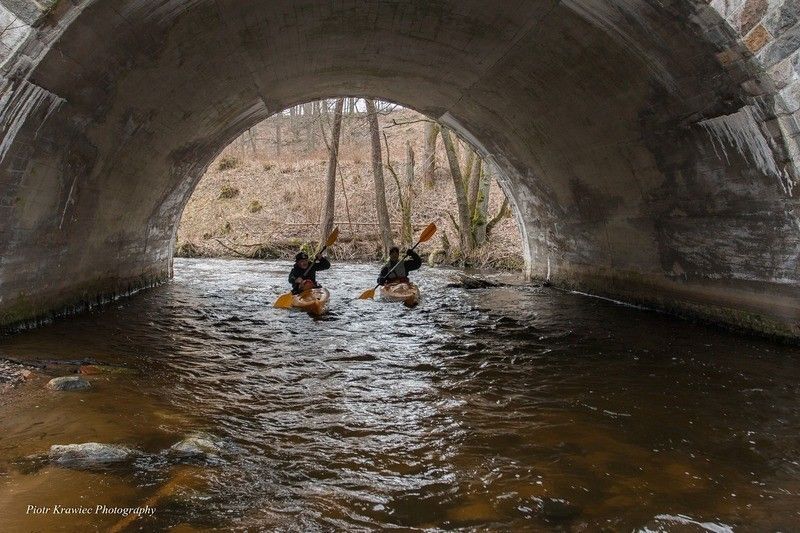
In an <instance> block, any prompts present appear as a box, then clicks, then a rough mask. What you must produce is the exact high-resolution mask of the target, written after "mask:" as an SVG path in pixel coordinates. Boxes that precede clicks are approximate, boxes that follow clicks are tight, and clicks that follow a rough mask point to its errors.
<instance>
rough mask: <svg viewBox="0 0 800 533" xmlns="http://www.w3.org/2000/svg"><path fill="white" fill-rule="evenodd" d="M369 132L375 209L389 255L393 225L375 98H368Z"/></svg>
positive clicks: (384, 251)
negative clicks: (384, 178)
mask: <svg viewBox="0 0 800 533" xmlns="http://www.w3.org/2000/svg"><path fill="white" fill-rule="evenodd" d="M366 103H367V119H368V120H369V133H370V140H371V142H372V177H373V179H374V181H375V210H376V211H377V213H378V225H379V227H380V232H381V243H382V244H383V253H384V255H387V254H388V253H389V248H391V247H392V246H393V243H392V226H391V223H390V222H389V209H388V207H387V206H386V184H385V183H384V180H383V156H382V155H381V136H380V130H379V127H378V111H377V109H376V108H375V101H374V100H369V99H368V100H366Z"/></svg>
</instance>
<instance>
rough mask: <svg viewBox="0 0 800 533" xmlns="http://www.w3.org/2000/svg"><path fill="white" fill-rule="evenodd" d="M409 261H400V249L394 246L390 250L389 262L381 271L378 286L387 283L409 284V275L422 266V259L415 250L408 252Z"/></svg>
mask: <svg viewBox="0 0 800 533" xmlns="http://www.w3.org/2000/svg"><path fill="white" fill-rule="evenodd" d="M406 255H407V256H408V259H404V260H403V261H402V262H401V261H400V248H398V247H397V246H392V247H391V248H390V249H389V262H388V263H386V265H384V267H383V269H381V275H380V276H378V285H385V284H387V283H401V282H406V283H407V282H408V273H409V272H411V271H412V270H417V269H418V268H419V267H421V266H422V259H421V258H420V256H419V255H417V252H415V251H414V250H408V251H407V252H406Z"/></svg>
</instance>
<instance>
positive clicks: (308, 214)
mask: <svg viewBox="0 0 800 533" xmlns="http://www.w3.org/2000/svg"><path fill="white" fill-rule="evenodd" d="M420 118H421V116H420V115H418V114H416V113H413V112H411V111H407V110H403V111H401V112H395V113H392V114H391V115H389V116H384V117H381V121H382V122H383V124H384V125H386V124H388V123H389V122H390V121H391V120H396V121H398V122H407V121H411V120H419V119H420ZM270 120H274V119H269V120H268V121H265V123H262V125H260V126H259V130H257V133H258V137H259V142H258V144H257V150H256V151H255V153H253V151H252V149H251V147H250V146H247V147H245V146H244V144H243V143H242V142H241V141H240V142H238V143H237V142H234V143H233V144H232V145H231V146H230V147H228V148H227V149H226V150H225V151H224V152H223V153H222V154H221V155H220V156H219V157H218V158H217V160H216V161H214V163H212V165H211V166H210V167H209V170H208V172H207V173H206V175H205V176H204V177H203V179H202V180H201V181H200V183H199V184H198V186H197V189H196V190H195V192H194V194H193V195H192V198H191V199H190V201H189V203H188V205H187V206H186V209H185V211H184V214H183V218H182V220H181V223H180V226H179V229H178V238H177V250H176V252H177V255H182V256H203V257H220V256H233V257H236V256H242V257H256V258H283V259H288V258H290V257H292V256H293V255H294V253H296V251H297V250H298V249H299V248H301V247H305V248H306V249H308V250H313V248H314V247H315V246H316V243H318V242H319V240H320V235H319V218H320V213H321V210H322V203H323V196H324V192H325V191H324V180H325V173H326V168H327V150H326V148H325V145H324V144H323V143H322V141H321V140H319V142H317V143H316V145H315V146H313V149H311V150H309V143H308V142H307V141H308V139H307V138H305V139H304V138H303V137H302V133H303V132H300V135H296V136H292V135H290V133H291V131H292V130H291V129H289V128H288V127H287V128H286V131H287V133H285V134H284V135H285V136H286V137H287V139H286V145H284V146H283V147H282V150H281V155H280V157H277V155H276V154H275V148H274V146H273V145H274V135H271V134H272V133H274V126H272V125H271V124H270ZM348 122H349V123H348ZM359 122H363V123H365V121H364V120H363V119H359V118H357V117H351V118H349V119H348V120H347V121H346V123H345V125H344V130H343V136H342V146H341V149H340V162H339V179H338V180H337V190H336V215H335V221H336V224H337V225H338V226H339V228H340V237H339V240H338V242H337V243H336V245H335V247H334V248H333V249H332V250H331V252H330V253H331V255H332V256H333V257H334V258H336V259H339V260H353V261H359V260H375V259H380V258H381V255H382V252H381V246H380V237H379V233H378V231H379V229H378V226H377V222H376V215H375V193H374V183H373V177H372V170H371V160H370V155H369V154H370V153H369V137H368V131H367V130H366V127H365V126H364V125H363V124H360V123H359ZM423 127H424V124H423V123H422V122H416V123H413V124H408V125H403V126H396V127H390V128H387V129H385V130H384V131H385V132H386V135H387V139H388V141H389V146H390V152H391V153H390V155H391V158H392V165H393V167H394V168H395V171H396V172H397V173H398V174H400V173H401V172H402V171H403V169H404V168H405V166H404V165H405V164H404V162H403V161H401V160H400V159H401V157H402V158H404V157H405V143H406V141H409V142H411V144H412V146H413V147H414V150H415V152H416V160H417V165H416V166H415V169H416V177H415V179H416V184H415V191H414V199H413V206H414V208H413V217H412V222H413V224H414V227H415V232H416V233H417V234H418V233H419V231H420V230H421V229H422V228H423V227H424V226H425V225H427V224H428V223H430V222H436V224H437V226H438V227H439V231H438V232H437V234H436V236H435V237H434V238H433V239H432V240H431V241H429V242H428V243H426V244H425V245H423V246H421V252H422V253H423V255H430V254H432V253H434V252H436V253H435V258H436V260H437V262H443V263H452V264H455V263H457V262H459V261H460V259H461V257H460V253H459V252H458V249H457V248H458V245H457V243H458V237H457V235H456V233H455V229H454V228H453V226H452V223H451V222H450V220H449V216H448V212H449V213H451V214H453V215H456V216H457V207H456V204H455V198H454V193H453V184H452V179H451V177H450V173H449V171H448V170H447V169H446V162H447V160H446V156H445V154H444V150H443V149H442V148H441V142H440V143H439V145H440V146H439V149H438V153H437V172H436V180H435V185H434V187H433V188H426V187H425V186H424V185H423V183H422V179H421V173H422V172H421V165H420V164H419V161H421V159H422V139H423ZM311 131H313V130H311ZM317 131H318V130H317ZM384 148H385V147H384ZM385 159H386V155H385V151H384V162H385ZM385 174H386V176H385V177H386V197H387V203H388V207H389V215H390V219H391V221H392V224H393V230H394V236H395V242H396V243H399V240H400V239H399V230H400V205H399V200H398V195H397V186H396V184H395V182H394V179H393V178H392V177H391V174H390V173H389V172H388V171H386V170H385ZM503 197H504V196H503V193H502V191H501V190H500V188H499V187H498V186H497V184H496V183H493V184H492V188H491V191H490V200H489V203H490V208H489V214H490V217H491V216H494V215H495V214H496V213H497V212H498V211H499V209H500V206H501V204H502V201H503ZM468 264H469V265H470V266H475V267H479V268H485V267H493V268H503V269H519V268H521V267H522V257H521V244H520V237H519V232H518V229H517V227H516V223H515V221H514V219H513V217H508V218H505V219H503V220H502V221H500V222H499V223H498V224H497V225H496V227H495V229H494V231H493V232H492V234H491V236H490V239H489V242H487V243H486V244H485V245H483V246H482V247H480V248H478V249H477V250H475V251H474V253H473V254H471V256H470V257H469V258H468Z"/></svg>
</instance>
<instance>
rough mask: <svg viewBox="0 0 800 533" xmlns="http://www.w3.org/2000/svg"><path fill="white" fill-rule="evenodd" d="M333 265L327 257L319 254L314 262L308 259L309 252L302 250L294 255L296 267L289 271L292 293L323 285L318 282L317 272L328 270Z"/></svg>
mask: <svg viewBox="0 0 800 533" xmlns="http://www.w3.org/2000/svg"><path fill="white" fill-rule="evenodd" d="M330 267H331V262H330V261H328V259H327V258H326V257H322V256H321V255H319V254H317V255H316V256H314V263H313V264H312V263H310V262H309V260H308V254H307V253H305V252H300V253H299V254H297V255H296V256H294V267H292V271H291V272H289V283H291V285H292V294H300V293H301V292H303V291H307V290H308V289H315V288H318V287H321V285H320V284H319V283H317V272H318V271H320V270H328V269H329V268H330Z"/></svg>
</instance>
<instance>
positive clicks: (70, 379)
mask: <svg viewBox="0 0 800 533" xmlns="http://www.w3.org/2000/svg"><path fill="white" fill-rule="evenodd" d="M91 386H92V384H91V383H89V382H88V381H86V380H85V379H83V378H82V377H80V376H61V377H59V378H53V379H51V380H50V381H48V382H47V388H48V389H50V390H57V391H78V390H85V389H88V388H90V387H91Z"/></svg>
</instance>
